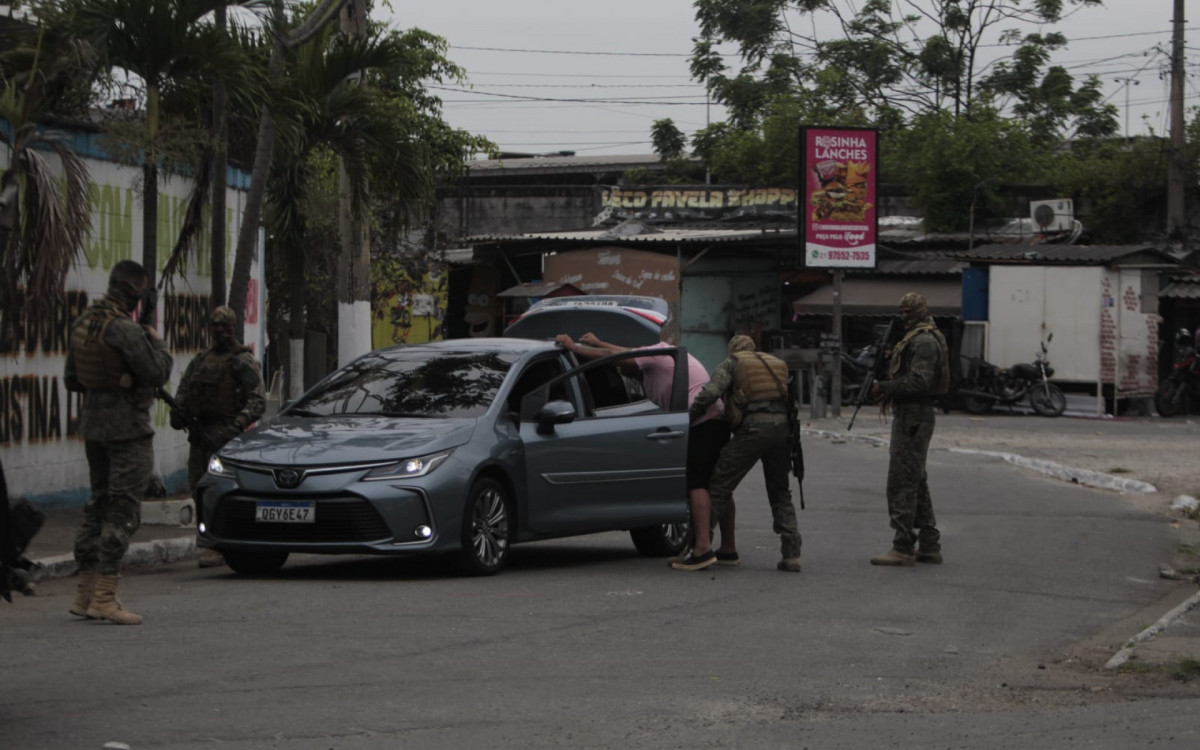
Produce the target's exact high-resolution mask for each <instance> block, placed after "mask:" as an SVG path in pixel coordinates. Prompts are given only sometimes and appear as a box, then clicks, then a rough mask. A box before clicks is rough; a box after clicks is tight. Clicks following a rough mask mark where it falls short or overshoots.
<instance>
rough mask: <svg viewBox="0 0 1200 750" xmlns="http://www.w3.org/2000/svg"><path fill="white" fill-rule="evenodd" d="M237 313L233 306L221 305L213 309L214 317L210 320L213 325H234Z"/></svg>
mask: <svg viewBox="0 0 1200 750" xmlns="http://www.w3.org/2000/svg"><path fill="white" fill-rule="evenodd" d="M236 317H237V316H236V315H234V313H233V308H232V307H229V306H227V305H221V306H220V307H218V308H217V309H215V310H213V311H212V317H211V318H209V322H210V323H212V324H213V325H230V326H231V325H233V323H234V320H235V319H236Z"/></svg>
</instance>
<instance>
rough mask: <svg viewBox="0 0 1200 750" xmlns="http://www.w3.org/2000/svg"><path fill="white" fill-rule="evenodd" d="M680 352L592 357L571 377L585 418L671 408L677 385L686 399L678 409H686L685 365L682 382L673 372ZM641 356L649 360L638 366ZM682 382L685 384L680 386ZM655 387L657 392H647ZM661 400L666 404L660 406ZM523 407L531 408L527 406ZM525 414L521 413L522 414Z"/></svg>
mask: <svg viewBox="0 0 1200 750" xmlns="http://www.w3.org/2000/svg"><path fill="white" fill-rule="evenodd" d="M679 351H680V350H678V349H676V348H667V349H648V350H637V351H633V350H630V351H628V352H625V353H622V354H617V355H614V356H613V357H609V358H605V359H599V360H592V361H590V362H587V363H585V364H584V365H582V366H581V367H579V368H577V369H576V370H574V371H572V373H570V374H569V375H568V377H569V378H570V379H574V380H575V381H576V382H577V383H578V386H579V388H580V391H581V392H582V393H583V397H584V399H583V400H584V404H583V406H584V409H583V412H584V414H583V416H584V418H588V417H612V416H624V415H628V414H645V413H653V412H657V411H670V406H671V404H670V403H668V402H670V401H671V400H672V399H673V398H674V396H673V394H674V390H675V388H676V387H680V388H681V391H682V398H683V399H684V400H683V401H680V402H679V404H678V408H679V409H681V410H686V409H687V405H686V383H687V373H686V368H685V371H684V373H683V380H682V381H678V380H677V379H676V378H675V372H674V369H675V367H674V363H675V358H676V356H677V352H679ZM683 356H684V357H685V359H684V361H686V352H683ZM640 358H649V359H644V360H642V365H641V366H640V367H639V366H638V365H637V364H635V363H634V360H635V359H640ZM655 365H658V368H657V372H652V371H654V370H656V367H655ZM656 377H657V380H656V379H655V378H656ZM647 379H649V380H647ZM646 382H655V383H657V385H656V386H655V387H654V388H653V389H651V388H647V387H646ZM679 382H681V383H682V386H677V383H679ZM652 390H653V391H655V392H654V393H652V394H651V395H647V393H648V392H650V391H652ZM655 399H657V401H656V400H655ZM660 403H662V404H663V405H662V406H660ZM523 408H525V409H526V411H528V407H523ZM525 413H526V412H524V411H523V412H522V414H523V415H524V414H525ZM529 413H532V412H529Z"/></svg>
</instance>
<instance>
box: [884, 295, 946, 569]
mask: <svg viewBox="0 0 1200 750" xmlns="http://www.w3.org/2000/svg"><path fill="white" fill-rule="evenodd" d="M900 316H901V318H903V320H904V328H905V334H904V338H902V339H901V340H900V343H899V344H897V345H896V347H895V348H894V349H893V350H892V354H891V360H890V361H889V363H888V379H887V380H884V381H882V382H879V383H876V384H875V385H873V386H872V387H871V396H872V397H873V398H880V397H882V399H883V404H884V408H885V409H887V408H891V409H892V412H893V418H892V441H891V447H890V449H889V458H890V460H889V463H888V478H887V500H888V514H889V515H890V516H891V524H892V528H893V529H895V531H896V534H895V537H894V538H893V540H892V549H891V550H890V551H888V552H886V553H884V554H882V555H876V556H875V557H872V558H871V564H872V565H904V566H910V565H914V564H916V563H918V562H923V563H940V562H941V561H942V546H941V534H940V533H939V532H938V529H937V520H936V519H935V518H934V516H933V502H932V500H930V498H929V482H928V479H927V477H926V474H925V458H926V456H927V455H928V453H929V441H930V439H931V438H932V437H933V426H934V400H935V398H936V397H937V396H938V395H941V394H943V393H945V392H946V390H947V389H948V388H949V385H950V362H949V355H948V350H947V347H946V339H945V337H944V336H942V333H941V331H939V330H938V329H937V325H935V324H934V322H933V318H932V317H930V315H929V310H928V308H927V307H926V304H925V298H924V297H923V296H921V295H920V294H917V293H916V292H909V293H908V294H906V295H904V296H903V297H902V298H901V299H900ZM918 545H919V546H918Z"/></svg>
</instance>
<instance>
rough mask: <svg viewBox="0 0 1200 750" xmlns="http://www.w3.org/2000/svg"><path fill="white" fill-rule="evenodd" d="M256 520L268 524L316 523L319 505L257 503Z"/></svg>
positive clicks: (295, 502)
mask: <svg viewBox="0 0 1200 750" xmlns="http://www.w3.org/2000/svg"><path fill="white" fill-rule="evenodd" d="M254 520H255V521H265V522H267V523H314V522H316V520H317V504H316V503H313V502H300V501H295V500H292V501H281V502H261V503H255V508H254Z"/></svg>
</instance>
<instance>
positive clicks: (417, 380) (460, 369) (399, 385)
mask: <svg viewBox="0 0 1200 750" xmlns="http://www.w3.org/2000/svg"><path fill="white" fill-rule="evenodd" d="M514 359H515V355H509V354H504V353H498V352H431V351H429V350H428V349H416V348H414V349H412V350H403V349H402V350H400V351H399V352H396V351H389V352H386V353H380V352H377V353H373V354H369V355H367V356H365V357H362V358H360V359H358V360H356V361H354V362H352V363H351V364H349V365H347V366H346V367H343V368H342V369H341V370H338V371H337V372H335V373H334V374H332V375H330V376H329V377H328V378H326V379H325V380H324V381H322V382H321V383H319V384H318V385H317V386H316V387H315V388H313V390H312V391H310V392H309V393H306V394H305V395H304V396H302V397H301V398H300V399H298V400H297V401H296V403H295V404H293V405H292V407H291V408H289V409H288V413H289V414H291V415H294V416H309V417H312V416H325V415H335V414H336V415H360V416H387V417H436V418H449V417H478V416H480V415H482V414H483V413H484V412H486V411H487V409H488V407H489V406H491V404H492V401H493V400H494V399H495V397H496V391H498V390H499V389H500V384H501V383H503V382H504V376H505V374H506V373H507V372H508V370H509V367H510V366H511V365H512V363H513V360H514Z"/></svg>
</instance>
